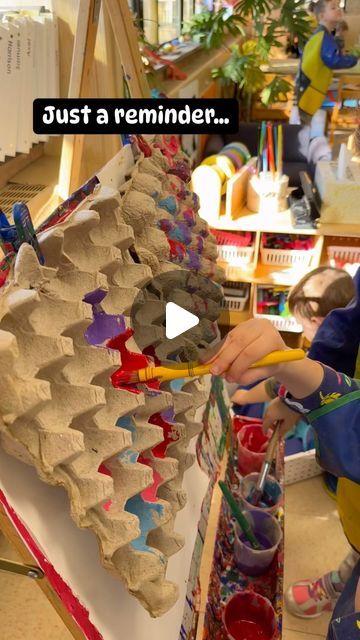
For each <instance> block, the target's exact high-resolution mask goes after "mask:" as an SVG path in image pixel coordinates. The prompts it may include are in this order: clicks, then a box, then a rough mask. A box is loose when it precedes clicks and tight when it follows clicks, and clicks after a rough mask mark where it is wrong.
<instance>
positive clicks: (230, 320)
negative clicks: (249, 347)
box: [218, 309, 252, 327]
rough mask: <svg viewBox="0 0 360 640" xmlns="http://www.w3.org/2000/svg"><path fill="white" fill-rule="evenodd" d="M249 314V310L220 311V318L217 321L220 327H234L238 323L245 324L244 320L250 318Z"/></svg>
mask: <svg viewBox="0 0 360 640" xmlns="http://www.w3.org/2000/svg"><path fill="white" fill-rule="evenodd" d="M251 317H252V316H251V313H250V310H249V309H245V311H225V310H224V311H222V312H221V314H220V318H219V320H218V322H219V324H221V325H225V326H227V325H230V327H235V326H236V325H237V324H239V322H245V320H249V318H251Z"/></svg>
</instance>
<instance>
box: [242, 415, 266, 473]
mask: <svg viewBox="0 0 360 640" xmlns="http://www.w3.org/2000/svg"><path fill="white" fill-rule="evenodd" d="M237 439H238V467H239V471H240V473H241V475H242V476H246V475H248V473H251V472H252V471H260V469H261V466H262V464H263V462H264V460H265V450H264V449H263V447H264V445H266V443H267V442H268V441H269V438H268V436H266V435H265V434H264V433H263V430H262V427H261V425H260V424H249V425H246V426H244V427H243V428H242V429H241V431H239V433H238V436H237Z"/></svg>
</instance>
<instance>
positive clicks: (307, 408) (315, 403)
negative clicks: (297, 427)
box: [278, 363, 360, 414]
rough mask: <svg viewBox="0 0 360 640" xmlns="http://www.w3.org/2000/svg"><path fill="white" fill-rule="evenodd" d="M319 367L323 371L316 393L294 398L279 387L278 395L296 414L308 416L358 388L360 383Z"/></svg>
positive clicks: (328, 368)
mask: <svg viewBox="0 0 360 640" xmlns="http://www.w3.org/2000/svg"><path fill="white" fill-rule="evenodd" d="M319 364H321V363H319ZM321 366H322V367H323V370H324V377H323V380H322V383H321V385H320V386H319V388H318V389H316V391H314V392H313V393H312V394H310V395H309V396H307V397H306V398H301V399H299V398H294V397H293V396H292V395H291V394H290V393H289V392H288V391H287V390H286V389H285V387H284V386H280V389H279V394H278V395H279V397H280V398H281V399H282V400H283V402H285V404H287V405H288V407H289V408H290V409H292V410H293V411H297V412H298V413H302V414H308V413H310V412H312V411H315V409H318V408H319V407H324V406H325V405H329V404H331V403H332V402H335V401H337V400H339V398H341V397H342V396H345V395H347V394H349V393H352V392H353V391H357V390H358V389H359V388H360V381H358V380H354V379H353V378H349V376H347V375H345V374H344V373H338V372H337V371H334V369H331V368H330V367H325V366H324V365H321Z"/></svg>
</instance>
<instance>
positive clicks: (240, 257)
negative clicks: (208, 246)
mask: <svg viewBox="0 0 360 640" xmlns="http://www.w3.org/2000/svg"><path fill="white" fill-rule="evenodd" d="M218 256H219V260H224V262H228V263H230V264H229V266H230V267H231V266H234V267H236V266H239V265H242V264H250V262H252V260H253V256H254V247H237V246H234V245H226V244H222V245H218Z"/></svg>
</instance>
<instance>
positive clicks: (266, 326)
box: [211, 319, 286, 384]
mask: <svg viewBox="0 0 360 640" xmlns="http://www.w3.org/2000/svg"><path fill="white" fill-rule="evenodd" d="M280 349H286V345H285V343H284V341H283V339H282V337H281V336H280V333H279V332H278V331H277V330H276V329H275V327H274V326H273V325H272V324H271V322H270V321H269V320H260V319H259V320H257V319H254V320H248V321H247V322H242V323H241V324H239V325H238V326H237V327H235V329H232V331H230V332H229V333H228V334H227V336H226V338H225V340H224V341H223V343H222V345H221V347H220V349H219V351H218V353H217V354H216V355H215V356H214V357H213V358H212V359H211V361H212V366H211V373H212V374H214V375H221V374H223V373H225V372H226V375H225V377H226V379H227V381H228V382H239V383H242V384H249V383H251V382H254V381H255V380H259V379H261V378H265V377H268V376H270V375H272V374H273V373H275V372H276V371H277V369H278V367H279V366H281V365H274V366H272V367H263V368H260V369H253V370H249V366H250V365H251V364H253V363H254V362H256V361H257V360H260V358H263V357H264V356H266V355H267V354H268V353H270V352H271V351H277V350H280Z"/></svg>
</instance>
